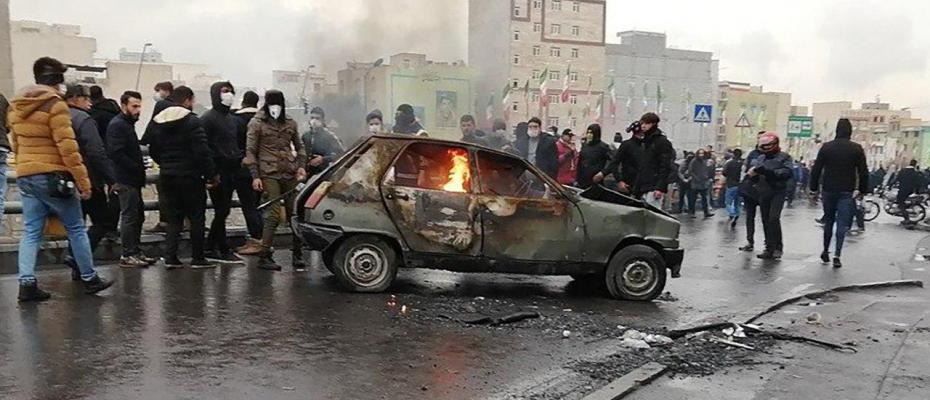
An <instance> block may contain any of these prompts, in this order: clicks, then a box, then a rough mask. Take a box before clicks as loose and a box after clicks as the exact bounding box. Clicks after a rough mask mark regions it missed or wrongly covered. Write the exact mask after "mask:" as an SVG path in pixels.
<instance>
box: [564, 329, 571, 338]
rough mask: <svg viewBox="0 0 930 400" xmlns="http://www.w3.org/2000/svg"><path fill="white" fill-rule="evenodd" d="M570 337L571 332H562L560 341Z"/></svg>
mask: <svg viewBox="0 0 930 400" xmlns="http://www.w3.org/2000/svg"><path fill="white" fill-rule="evenodd" d="M570 337H572V331H570V330H568V329H566V330H564V331H562V339H568V338H570Z"/></svg>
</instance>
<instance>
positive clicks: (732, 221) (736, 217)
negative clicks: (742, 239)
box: [730, 215, 739, 229]
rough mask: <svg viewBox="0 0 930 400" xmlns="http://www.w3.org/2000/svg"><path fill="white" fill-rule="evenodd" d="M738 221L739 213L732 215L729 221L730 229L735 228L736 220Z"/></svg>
mask: <svg viewBox="0 0 930 400" xmlns="http://www.w3.org/2000/svg"><path fill="white" fill-rule="evenodd" d="M737 221H739V215H737V216H735V217H733V219H732V220H731V221H730V229H736V222H737Z"/></svg>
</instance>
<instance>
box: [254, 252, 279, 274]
mask: <svg viewBox="0 0 930 400" xmlns="http://www.w3.org/2000/svg"><path fill="white" fill-rule="evenodd" d="M258 268H259V269H264V270H267V271H280V270H281V266H280V265H278V264H277V263H276V262H274V259H273V258H271V255H265V256H262V259H261V261H259V263H258Z"/></svg>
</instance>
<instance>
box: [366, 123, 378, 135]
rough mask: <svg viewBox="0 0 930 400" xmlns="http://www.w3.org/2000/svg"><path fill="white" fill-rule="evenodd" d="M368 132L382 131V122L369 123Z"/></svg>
mask: <svg viewBox="0 0 930 400" xmlns="http://www.w3.org/2000/svg"><path fill="white" fill-rule="evenodd" d="M368 132H371V133H381V124H373V125H368Z"/></svg>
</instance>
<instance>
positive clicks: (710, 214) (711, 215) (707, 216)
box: [704, 213, 717, 219]
mask: <svg viewBox="0 0 930 400" xmlns="http://www.w3.org/2000/svg"><path fill="white" fill-rule="evenodd" d="M714 215H717V214H714V213H704V219H708V218H712V217H713V216H714Z"/></svg>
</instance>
